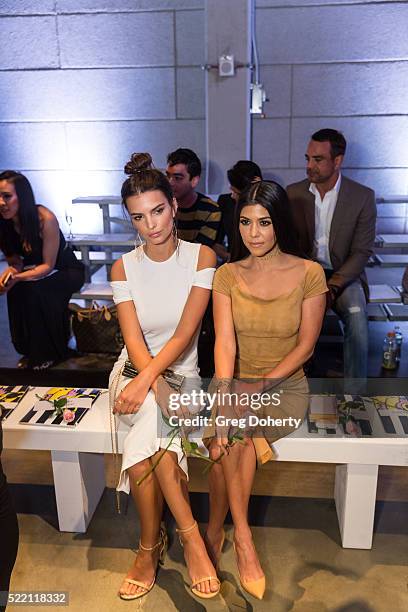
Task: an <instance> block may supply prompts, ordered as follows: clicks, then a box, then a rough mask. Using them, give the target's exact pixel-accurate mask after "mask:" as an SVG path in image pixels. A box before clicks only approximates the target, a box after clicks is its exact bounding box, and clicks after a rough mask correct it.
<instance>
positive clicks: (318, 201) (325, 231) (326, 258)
mask: <svg viewBox="0 0 408 612" xmlns="http://www.w3.org/2000/svg"><path fill="white" fill-rule="evenodd" d="M340 185H341V174H339V178H338V179H337V181H336V184H335V186H334V187H333V189H330V191H328V192H327V193H325V194H324V197H323V200H322V198H321V196H320V193H319V191H318V189H317V187H316V185H315V183H310V187H309V191H310V192H311V193H312V194H313V195H314V197H315V238H314V246H315V252H316V260H317V261H318V262H319V263H320V264H321V265H322V266H323V268H328V269H330V270H331V269H333V266H332V262H331V260H330V253H329V235H330V227H331V223H332V219H333V213H334V209H335V208H336V204H337V198H338V195H339V190H340Z"/></svg>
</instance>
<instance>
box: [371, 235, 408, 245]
mask: <svg viewBox="0 0 408 612" xmlns="http://www.w3.org/2000/svg"><path fill="white" fill-rule="evenodd" d="M375 245H376V246H377V247H381V248H382V249H403V248H407V247H408V234H378V236H376V238H375Z"/></svg>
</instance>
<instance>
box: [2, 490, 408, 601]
mask: <svg viewBox="0 0 408 612" xmlns="http://www.w3.org/2000/svg"><path fill="white" fill-rule="evenodd" d="M113 501H114V500H113V493H112V490H106V491H105V494H104V496H103V499H102V501H101V503H100V505H99V507H98V509H97V512H96V514H95V516H94V518H93V519H92V521H91V524H90V527H89V529H88V532H87V533H86V534H68V533H60V532H58V531H57V530H56V529H55V528H54V527H53V526H52V525H51V524H50V521H48V522H47V521H46V520H45V518H42V517H40V516H39V515H34V514H20V515H19V523H20V530H21V536H20V548H19V553H18V558H17V562H16V566H15V571H14V573H13V577H12V585H11V586H12V590H14V591H18V590H33V591H38V590H47V591H49V590H51V591H60V590H63V591H68V592H69V598H70V604H69V610H72V611H78V612H79V611H80V610H81V611H82V610H86V611H87V612H94V611H95V612H110V611H113V610H122V609H123V610H142V609H143V610H146V611H153V610H154V611H157V610H160V611H161V610H163V611H169V612H170V611H171V610H181V611H182V612H199V611H204V610H208V611H214V612H215V611H218V610H220V611H221V610H231V611H234V612H238V611H241V610H248V611H250V610H256V611H259V612H261V611H263V610H265V611H266V610H267V611H268V612H284V611H285V612H286V611H289V610H293V611H296V612H325V611H330V612H334V611H336V612H406V611H407V610H408V590H407V582H408V520H405V523H404V524H405V526H406V527H407V529H405V528H403V529H402V530H401V529H400V526H399V531H398V532H397V533H393V531H395V530H394V529H393V523H394V519H395V516H394V515H393V512H392V505H390V506H389V508H390V512H389V513H388V517H387V510H385V511H384V512H383V513H382V517H381V521H380V522H381V524H380V525H377V533H376V534H375V537H374V546H373V549H372V550H370V551H364V550H347V549H343V548H341V546H340V545H339V535H338V528H337V521H336V516H335V510H334V504H332V503H329V502H327V501H326V502H313V503H312V502H311V501H310V500H308V501H305V503H304V508H305V510H304V512H301V511H300V509H301V508H302V502H301V500H299V499H298V500H296V502H294V503H293V505H291V504H290V502H288V500H286V502H285V504H284V506H282V507H281V508H280V512H279V514H282V510H283V509H284V508H285V509H286V511H285V512H284V517H283V516H281V517H280V520H271V521H268V525H271V523H272V526H268V527H253V533H254V539H255V543H256V546H257V550H258V553H259V556H260V560H261V563H262V566H263V568H264V571H265V574H266V577H267V592H266V595H265V599H264V600H263V601H262V602H258V601H257V600H255V599H253V598H252V597H250V596H249V595H246V594H244V592H243V591H242V590H241V589H240V587H239V583H238V582H237V575H238V574H237V569H236V565H235V561H234V553H233V549H232V544H231V541H232V530H231V526H230V525H228V526H227V543H226V545H225V546H224V553H223V555H222V560H221V565H220V573H219V576H220V579H221V580H222V596H219V597H217V598H216V599H214V600H212V601H209V602H202V601H200V600H198V599H196V598H195V597H193V596H192V595H191V593H189V591H188V589H187V588H186V586H185V583H188V574H187V571H186V568H185V565H184V562H183V555H182V550H181V548H180V546H179V544H178V541H177V539H174V540H173V542H172V545H171V547H170V550H169V553H168V555H167V557H166V562H165V565H164V567H163V568H162V569H161V570H160V572H159V575H158V579H157V583H156V586H155V588H154V589H153V591H152V592H151V593H150V594H149V595H148V596H147V597H145V598H143V599H142V600H139V602H126V601H122V600H120V599H119V598H118V597H117V596H116V592H117V589H118V587H119V585H120V582H121V579H122V577H123V575H124V573H125V572H126V570H127V568H128V567H129V566H130V565H131V563H132V559H133V554H134V553H133V552H132V550H131V548H132V547H136V545H137V540H138V532H137V531H138V528H137V519H136V515H135V511H134V508H133V505H132V504H130V505H129V510H128V513H127V515H126V516H123V515H121V516H118V515H116V514H115V510H114V503H113ZM319 504H323V505H324V508H323V509H322V508H321V507H320V506H319ZM277 505H279V502H278V501H277ZM291 508H292V510H291ZM278 509H279V508H276V510H278ZM404 509H405V512H406V510H407V508H406V504H404ZM276 514H278V513H276ZM324 518H325V520H322V521H321V526H322V527H321V528H319V527H318V526H317V525H318V523H319V522H320V519H324ZM399 518H400V520H401V518H402V517H401V515H399ZM405 518H406V519H408V516H407V513H406V514H405ZM387 521H388V527H387V525H386V523H387ZM51 522H53V519H52V518H51ZM401 522H404V521H401ZM282 525H283V526H282ZM30 608H31V607H30ZM30 608H29V609H30ZM11 609H12V608H11ZM40 609H41V608H40Z"/></svg>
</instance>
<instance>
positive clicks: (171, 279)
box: [109, 153, 220, 599]
mask: <svg viewBox="0 0 408 612" xmlns="http://www.w3.org/2000/svg"><path fill="white" fill-rule="evenodd" d="M125 173H126V174H128V175H129V178H128V179H127V180H126V181H125V182H124V183H123V186H122V192H121V193H122V200H123V203H124V205H125V207H126V209H127V211H128V213H129V215H130V218H131V220H132V223H133V225H134V227H135V229H136V230H137V231H138V233H139V235H140V236H141V238H142V239H143V240H144V244H143V245H142V246H139V247H137V248H136V249H135V250H133V251H131V252H130V253H126V254H125V255H123V256H122V257H121V259H119V260H118V261H116V262H115V264H114V265H113V266H112V283H111V284H112V289H113V297H114V301H115V303H116V304H117V308H118V316H119V322H120V327H121V330H122V334H123V337H124V340H125V348H124V349H123V351H122V353H121V355H120V357H119V359H118V361H117V362H116V364H115V366H114V368H113V371H112V373H111V376H110V381H109V383H110V387H111V389H114V391H115V392H116V395H115V397H116V400H115V404H114V413H115V414H116V415H117V416H118V417H119V418H120V419H121V420H123V421H124V422H125V423H126V424H127V425H128V426H129V432H128V434H127V436H126V439H125V442H124V452H123V459H122V470H121V475H120V480H119V484H118V487H117V489H118V490H119V491H125V492H127V493H129V492H131V493H132V496H133V499H134V500H135V503H136V507H137V509H138V513H139V518H140V542H139V550H138V553H137V556H136V559H135V561H134V564H133V565H132V567H131V568H130V570H129V571H128V573H127V575H126V577H125V578H124V580H123V583H122V585H121V587H120V590H119V596H120V597H121V598H123V599H137V598H139V597H142V596H144V595H146V594H147V593H148V592H149V591H150V590H151V589H152V587H153V585H154V582H155V578H156V571H157V566H158V563H159V562H160V561H162V558H163V551H164V549H165V547H166V534H165V532H164V530H163V529H162V528H161V527H160V524H161V518H162V512H163V503H164V500H165V501H166V502H167V505H168V507H169V509H170V511H171V512H172V514H173V516H174V518H175V520H176V523H177V527H178V529H177V531H178V533H179V537H180V541H181V542H182V544H183V550H184V557H185V560H186V564H187V568H188V571H189V574H190V578H191V582H192V584H191V590H192V592H193V593H194V594H195V595H197V596H199V597H202V598H209V597H214V596H215V595H217V593H218V592H219V588H220V583H219V580H218V578H217V575H216V572H215V569H214V566H213V564H212V563H211V561H210V559H209V557H208V554H207V551H206V548H205V545H204V543H203V540H202V538H201V535H200V532H199V530H198V526H197V523H196V521H195V520H194V518H193V515H192V513H191V508H190V503H189V498H188V490H187V462H186V458H185V455H184V453H183V450H182V447H181V439H180V438H179V437H176V438H175V439H174V440H173V442H172V443H171V446H170V447H169V450H168V451H164V450H163V449H164V448H166V446H168V442H169V440H168V437H167V439H166V433H167V432H168V428H167V425H166V424H165V422H164V421H163V419H162V413H163V414H164V415H165V416H166V415H167V414H168V413H167V409H168V406H167V405H166V404H167V402H166V401H165V398H166V396H167V394H168V393H171V392H172V389H171V388H170V387H168V385H167V383H166V382H165V381H164V379H163V377H162V376H161V374H162V372H164V370H165V369H166V368H169V367H170V368H171V369H172V370H173V371H175V372H177V373H180V374H182V375H184V376H185V377H186V379H187V380H188V379H190V380H192V379H194V378H195V379H197V377H198V369H197V339H198V331H199V328H200V324H201V319H202V317H203V314H204V312H205V309H206V306H207V304H208V300H209V298H210V294H211V286H212V278H213V275H214V270H215V263H216V257H215V254H214V252H213V251H212V250H211V249H210V248H208V247H206V246H203V245H200V244H191V243H188V242H184V241H183V240H178V239H177V232H176V226H175V215H176V211H177V202H176V200H175V199H174V197H173V193H172V190H171V186H170V184H169V182H168V180H167V178H166V177H165V176H164V174H162V173H161V172H160V171H159V170H156V169H154V168H152V159H151V157H150V155H149V154H148V153H139V154H137V153H135V154H133V155H132V158H131V160H130V161H129V162H128V164H126V166H125ZM126 359H130V360H131V362H132V364H133V365H134V367H135V368H136V369H137V370H138V371H139V374H138V375H137V376H136V377H135V378H133V379H129V378H125V377H124V376H123V375H122V374H121V370H122V368H123V365H124V362H125V361H126ZM163 398H164V399H163ZM162 455H163V456H162ZM161 456H162V458H161V460H160V462H159V463H158V464H157V465H156V467H155V469H154V470H153V471H152V472H151V473H150V474H149V476H148V477H147V478H145V479H144V480H143V482H142V483H140V484H137V482H138V480H139V479H140V478H141V477H142V476H144V475H145V474H146V473H147V472H148V471H149V469H151V467H152V465H155V464H156V462H157V460H158V459H159V457H161Z"/></svg>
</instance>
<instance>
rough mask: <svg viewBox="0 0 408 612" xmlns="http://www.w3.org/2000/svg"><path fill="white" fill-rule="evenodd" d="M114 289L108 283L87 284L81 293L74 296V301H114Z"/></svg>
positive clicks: (78, 292)
mask: <svg viewBox="0 0 408 612" xmlns="http://www.w3.org/2000/svg"><path fill="white" fill-rule="evenodd" d="M112 298H113V295H112V288H111V286H110V283H109V282H108V281H106V282H100V283H85V284H84V286H83V287H82V289H81V291H77V292H76V293H73V294H72V299H73V300H87V301H89V300H108V301H112Z"/></svg>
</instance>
